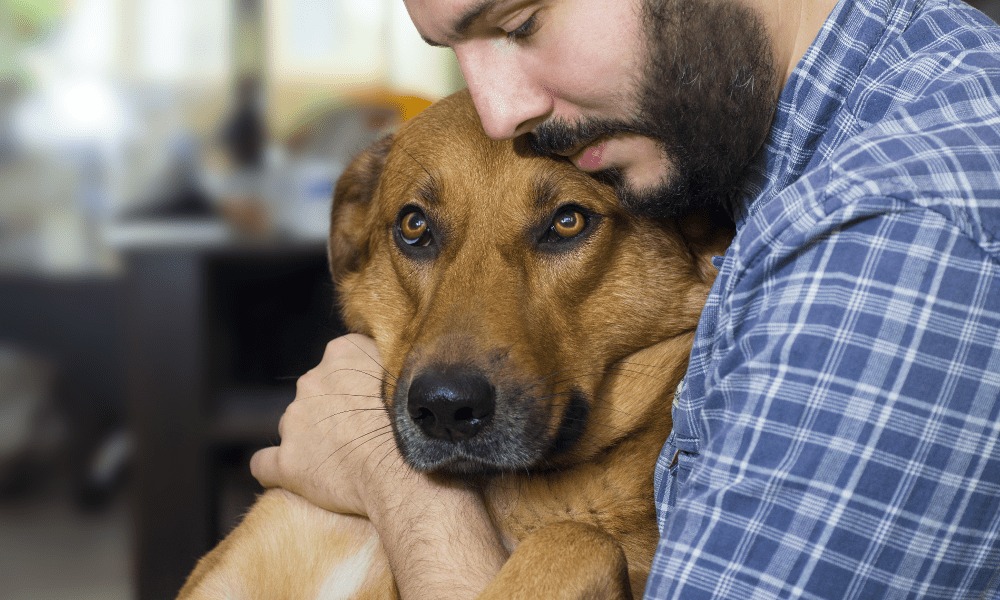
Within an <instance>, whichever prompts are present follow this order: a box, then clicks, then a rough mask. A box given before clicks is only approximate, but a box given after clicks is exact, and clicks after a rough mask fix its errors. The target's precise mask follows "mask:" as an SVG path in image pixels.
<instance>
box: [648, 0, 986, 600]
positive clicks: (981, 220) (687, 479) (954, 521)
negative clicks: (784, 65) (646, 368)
mask: <svg viewBox="0 0 1000 600" xmlns="http://www.w3.org/2000/svg"><path fill="white" fill-rule="evenodd" d="M745 198H746V199H745V201H744V202H743V203H742V204H741V205H740V208H741V210H740V211H739V212H738V219H737V221H738V223H737V230H738V233H737V237H736V240H735V241H734V243H733V245H732V247H731V248H730V249H729V250H728V252H727V253H726V256H725V257H722V258H720V259H718V260H717V266H718V267H719V268H720V272H719V277H718V280H717V281H716V284H715V287H714V288H713V291H712V294H711V296H710V298H709V302H708V304H707V305H706V308H705V311H704V313H703V315H702V319H701V323H700V324H699V328H698V334H697V339H696V342H695V347H694V350H693V352H692V359H691V363H690V366H689V369H688V373H687V377H686V378H685V381H684V383H683V384H682V386H681V388H680V389H679V391H678V394H677V398H676V399H675V406H674V409H673V418H674V431H673V433H672V434H671V437H670V440H669V441H668V442H667V444H666V446H665V447H664V449H663V453H662V454H661V456H660V460H659V463H658V465H657V469H656V476H655V481H654V485H655V495H656V500H657V512H658V517H659V525H660V533H661V537H660V544H659V547H658V549H657V554H656V557H655V559H654V562H653V568H652V574H651V576H650V578H649V581H648V585H647V589H646V595H647V597H649V598H684V599H688V600H690V599H696V598H697V599H701V598H739V599H740V600H750V599H756V598H760V599H773V598H816V599H818V598H824V599H837V600H843V599H849V598H878V599H883V598H914V599H916V598H920V599H924V598H942V599H948V600H953V599H965V598H967V599H984V600H993V599H997V598H1000V29H998V28H996V27H994V26H993V25H992V24H991V23H990V22H989V21H988V20H987V19H986V17H984V16H983V15H981V14H980V13H978V12H976V11H974V10H972V9H971V8H969V7H968V6H966V5H964V4H962V3H961V2H955V1H947V0H895V1H894V0H842V1H841V2H840V4H839V5H838V6H837V8H836V9H835V10H834V12H833V14H832V15H831V17H830V18H829V19H828V21H827V23H826V25H825V26H824V28H823V30H822V31H821V33H820V35H819V37H818V38H817V39H816V41H815V42H814V43H813V45H812V46H811V48H810V49H809V50H808V51H807V53H806V55H805V56H804V58H803V59H802V61H801V62H800V64H799V65H798V67H797V68H796V70H795V71H794V73H793V74H792V76H791V78H790V80H789V81H788V83H787V85H786V87H785V89H784V90H783V92H782V95H781V98H780V105H779V110H778V113H777V116H776V121H775V125H774V127H773V130H772V132H771V135H770V138H769V140H768V142H767V145H766V148H765V152H764V154H763V157H762V160H761V161H760V164H759V166H758V168H757V169H756V170H755V171H754V175H753V177H751V178H750V183H749V184H748V187H747V191H746V196H745Z"/></svg>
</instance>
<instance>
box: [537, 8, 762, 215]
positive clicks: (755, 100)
mask: <svg viewBox="0 0 1000 600" xmlns="http://www.w3.org/2000/svg"><path fill="white" fill-rule="evenodd" d="M643 4H644V6H643V25H644V31H645V33H646V38H647V39H646V44H647V50H648V56H647V60H646V64H645V67H644V72H643V73H641V74H640V76H639V77H638V78H637V79H638V85H637V88H638V89H637V93H636V94H635V101H634V102H633V105H634V106H637V107H638V109H637V111H636V114H634V115H631V116H627V117H625V118H624V119H621V120H615V119H598V118H584V119H582V120H581V121H579V122H577V123H572V124H571V123H567V122H566V121H562V120H551V121H546V122H545V123H543V124H542V125H540V126H539V127H537V128H536V129H535V131H534V132H533V133H531V134H529V135H528V140H527V141H528V143H529V145H530V146H531V148H532V149H533V150H534V151H535V152H537V153H539V154H546V155H553V154H557V153H566V152H569V151H571V150H579V149H581V148H582V147H584V146H586V145H589V144H591V143H593V142H595V141H597V140H599V139H601V138H605V137H611V136H615V135H620V134H638V135H640V136H644V137H649V138H652V139H654V140H656V141H657V142H658V146H659V147H660V151H661V152H662V153H663V156H664V157H665V158H666V159H667V160H668V161H669V163H670V164H671V167H672V168H671V169H670V173H669V174H664V176H663V179H662V180H661V181H660V182H659V183H658V184H657V185H654V186H651V187H647V188H643V189H636V188H635V186H633V185H631V184H630V183H629V182H628V180H627V178H626V176H625V174H624V173H623V172H622V171H620V170H618V169H614V168H612V169H607V170H604V171H601V172H599V173H596V174H595V177H596V178H598V179H600V180H602V181H606V182H608V183H610V184H612V185H613V186H614V187H615V189H616V191H617V192H618V195H619V197H620V198H621V201H622V203H623V204H624V205H625V206H626V207H628V208H629V209H630V210H632V211H634V212H636V213H639V214H645V215H650V216H655V217H674V216H679V215H683V214H685V213H687V212H689V211H691V210H692V209H695V208H708V209H716V208H720V207H724V206H725V205H726V204H727V203H728V202H729V200H730V199H731V197H732V196H733V195H734V193H735V192H736V190H737V189H738V187H739V183H740V179H741V175H742V173H743V172H744V170H745V169H746V167H747V165H748V164H749V163H750V162H751V160H752V159H753V157H754V155H755V154H756V153H757V151H758V150H759V149H760V147H761V145H762V144H763V142H764V140H765V138H766V137H767V132H768V129H769V128H770V124H771V119H772V117H773V114H774V108H775V105H776V102H777V84H778V73H777V71H776V69H775V65H774V58H773V55H772V51H771V43H770V39H769V38H768V36H767V32H766V29H765V27H764V24H763V22H762V21H761V18H760V17H759V16H758V15H757V14H756V13H755V12H754V11H753V10H751V9H750V8H747V7H744V6H742V5H740V4H738V3H736V2H735V1H732V0H645V1H644V3H643Z"/></svg>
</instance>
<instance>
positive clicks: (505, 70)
mask: <svg viewBox="0 0 1000 600" xmlns="http://www.w3.org/2000/svg"><path fill="white" fill-rule="evenodd" d="M455 54H456V55H457V56H458V62H459V66H461V68H462V75H464V76H465V83H466V84H467V85H468V86H469V93H470V94H471V95H472V101H473V103H474V104H475V105H476V112H477V113H479V120H480V121H482V124H483V130H484V131H485V132H486V135H488V136H489V137H491V138H493V139H495V140H505V139H510V138H514V137H517V136H519V135H522V134H525V133H528V132H530V131H531V130H533V129H534V128H535V126H537V125H538V124H540V123H541V122H542V121H544V120H545V119H546V118H548V117H549V116H550V114H551V112H552V101H553V99H552V96H551V94H549V93H548V91H546V89H545V87H544V86H543V85H542V84H541V82H540V81H538V80H537V78H536V77H534V76H533V75H532V74H531V73H529V72H527V71H526V70H525V69H524V68H522V67H521V65H520V64H519V62H518V59H517V57H516V56H515V55H513V53H512V52H511V51H509V50H507V49H505V48H502V47H499V46H496V45H494V44H492V43H491V42H486V43H484V44H482V45H480V46H479V47H476V48H465V49H462V50H460V49H457V48H456V50H455Z"/></svg>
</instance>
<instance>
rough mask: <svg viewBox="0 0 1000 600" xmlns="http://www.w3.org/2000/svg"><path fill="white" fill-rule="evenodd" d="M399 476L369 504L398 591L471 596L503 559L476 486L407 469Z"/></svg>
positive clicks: (414, 596) (411, 594)
mask: <svg viewBox="0 0 1000 600" xmlns="http://www.w3.org/2000/svg"><path fill="white" fill-rule="evenodd" d="M406 468H408V469H409V467H408V466H407V467H406ZM402 479H403V480H404V481H406V484H405V485H404V486H403V487H402V488H397V489H395V490H392V491H390V490H379V491H377V492H374V494H373V496H372V497H371V498H370V500H371V505H370V507H369V512H370V514H369V519H370V520H371V522H372V524H373V525H374V526H375V529H376V530H377V531H378V532H379V537H380V539H381V540H382V542H383V547H384V548H385V550H386V554H387V555H388V557H389V564H390V567H391V569H392V572H393V576H394V577H395V579H396V584H397V586H398V588H399V591H400V594H401V595H402V597H403V598H406V599H407V600H411V599H420V598H473V597H475V596H477V595H478V594H479V593H480V592H481V591H482V590H483V589H484V588H485V587H486V585H487V584H489V582H490V581H492V579H493V578H494V577H495V576H496V574H497V572H499V570H500V567H502V566H503V563H504V562H505V561H506V559H507V551H506V549H505V548H504V546H503V544H502V541H501V539H500V535H499V534H498V532H497V530H496V528H495V526H494V525H493V522H492V520H491V519H490V517H489V514H488V512H487V510H486V507H485V505H484V504H483V501H482V498H481V496H480V495H479V492H478V491H476V490H475V489H473V488H471V487H469V486H468V485H466V484H465V483H463V482H454V481H446V480H438V479H436V478H434V477H433V476H428V475H425V474H423V473H418V472H416V471H412V470H410V473H408V474H406V475H405V476H404V477H403V478H402ZM393 480H394V481H398V480H399V478H395V477H394V478H393Z"/></svg>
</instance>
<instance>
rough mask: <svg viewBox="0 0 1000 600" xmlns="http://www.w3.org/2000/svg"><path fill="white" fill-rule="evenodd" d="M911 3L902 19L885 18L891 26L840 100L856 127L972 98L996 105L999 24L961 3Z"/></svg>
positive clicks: (936, 0)
mask: <svg viewBox="0 0 1000 600" xmlns="http://www.w3.org/2000/svg"><path fill="white" fill-rule="evenodd" d="M904 4H905V3H904ZM917 4H918V5H919V6H918V7H917V8H916V9H915V10H913V11H912V12H911V13H909V14H908V15H907V18H900V19H898V20H890V23H891V25H892V27H890V30H889V31H886V32H885V33H884V35H883V37H882V39H881V43H880V44H878V45H877V47H876V48H874V49H873V50H872V52H871V55H870V57H869V60H868V62H867V64H866V65H865V66H864V68H863V69H862V70H861V73H860V75H859V77H858V79H857V83H856V84H855V85H854V86H853V89H852V90H851V92H850V94H849V96H848V97H847V98H846V99H845V109H846V113H847V114H849V115H851V116H852V117H853V118H854V119H856V120H857V126H859V127H867V126H871V125H873V124H877V123H879V122H880V121H882V120H884V119H886V118H892V116H893V114H894V113H895V112H897V111H899V110H900V109H909V110H910V111H911V112H912V111H913V110H918V109H919V108H920V105H924V106H928V107H929V106H933V105H936V104H937V105H939V104H941V103H950V104H952V105H954V104H959V103H962V102H965V101H969V100H972V101H975V100H976V99H983V100H990V101H991V103H992V104H993V105H994V106H995V105H996V104H997V102H996V94H997V92H998V89H1000V87H998V86H1000V26H998V25H997V24H996V23H994V22H993V21H991V20H990V19H989V18H987V17H986V16H985V15H983V14H982V13H980V12H979V11H976V10H975V9H973V8H971V7H970V6H968V5H966V4H964V3H962V2H952V1H946V0H928V1H926V2H918V3H917ZM931 99H934V101H933V102H928V101H929V100H931Z"/></svg>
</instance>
